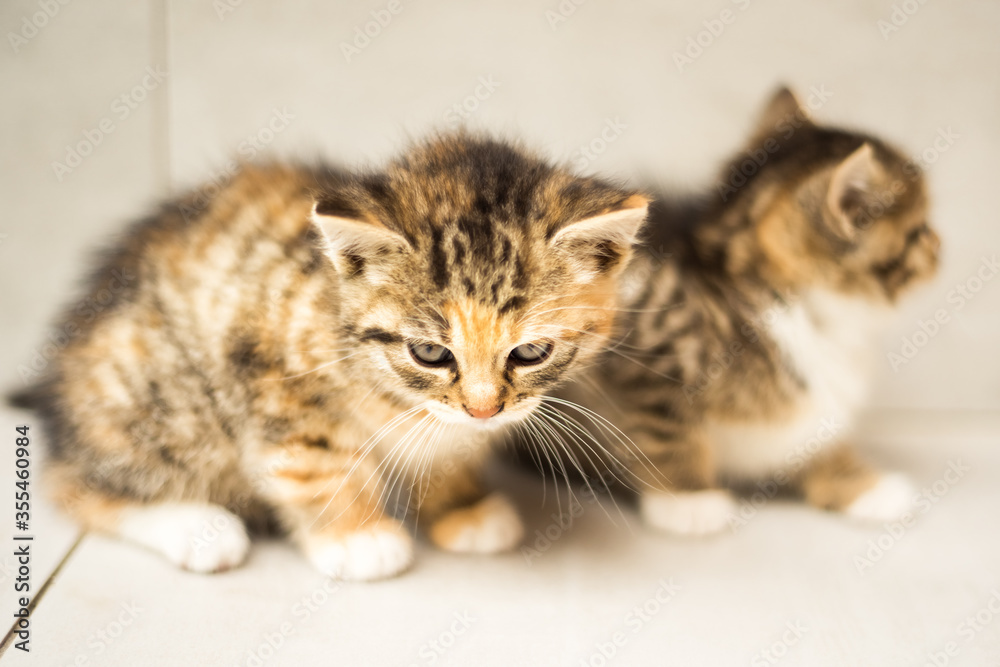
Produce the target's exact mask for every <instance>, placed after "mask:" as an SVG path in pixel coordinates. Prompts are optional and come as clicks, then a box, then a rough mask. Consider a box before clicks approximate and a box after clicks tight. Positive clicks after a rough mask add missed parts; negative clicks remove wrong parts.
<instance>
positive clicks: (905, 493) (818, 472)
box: [796, 444, 916, 521]
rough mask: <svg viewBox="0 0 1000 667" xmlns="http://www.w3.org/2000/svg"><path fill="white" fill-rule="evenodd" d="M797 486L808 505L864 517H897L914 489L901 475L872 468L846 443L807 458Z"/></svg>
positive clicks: (906, 509)
mask: <svg viewBox="0 0 1000 667" xmlns="http://www.w3.org/2000/svg"><path fill="white" fill-rule="evenodd" d="M796 488H797V489H798V491H799V492H800V493H801V494H802V496H803V497H804V498H805V500H806V502H808V503H809V504H810V505H814V506H816V507H819V508H821V509H827V510H833V511H837V512H843V513H844V514H847V515H848V516H851V517H854V518H856V519H861V520H866V521H892V520H895V519H898V518H899V517H900V516H902V515H903V514H904V513H906V512H907V511H908V510H909V509H910V508H911V507H912V506H913V500H914V496H915V493H916V491H915V489H914V487H913V484H912V483H911V482H910V481H909V480H908V479H907V478H906V477H905V476H904V475H901V474H898V473H880V472H878V471H876V470H873V469H872V468H870V467H869V466H868V465H867V464H865V463H864V462H863V461H861V460H860V459H859V458H858V456H857V454H856V453H855V451H854V449H853V448H852V447H850V446H849V445H846V444H841V445H839V446H838V447H836V448H835V449H831V450H830V451H827V452H823V453H821V454H819V455H818V456H817V457H816V458H814V459H813V460H812V461H810V462H809V464H808V465H807V467H806V468H805V469H803V470H802V472H801V473H800V474H799V476H798V478H797V479H796Z"/></svg>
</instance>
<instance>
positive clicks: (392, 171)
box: [21, 134, 646, 579]
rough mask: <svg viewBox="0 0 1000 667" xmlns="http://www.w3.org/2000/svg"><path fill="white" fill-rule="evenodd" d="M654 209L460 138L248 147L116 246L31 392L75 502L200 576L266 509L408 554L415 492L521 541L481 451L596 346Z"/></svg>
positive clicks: (360, 558)
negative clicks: (349, 153)
mask: <svg viewBox="0 0 1000 667" xmlns="http://www.w3.org/2000/svg"><path fill="white" fill-rule="evenodd" d="M645 216H646V200H645V199H644V198H643V197H642V196H640V195H638V194H637V193H636V192H634V191H632V190H627V189H622V188H619V187H617V186H614V185H611V184H609V183H606V182H603V181H600V180H597V179H593V178H580V177H576V176H573V175H571V174H569V173H568V172H566V171H563V170H561V169H559V168H556V167H553V166H551V165H549V164H547V163H545V162H544V161H542V160H540V159H539V158H537V157H535V156H533V155H531V154H529V153H527V152H525V151H523V150H521V149H519V148H517V147H514V146H511V145H509V144H507V143H504V142H499V141H494V140H490V139H486V138H481V137H474V136H469V135H465V134H457V135H450V136H442V137H437V138H434V139H432V140H430V141H427V142H426V143H423V144H420V145H417V146H415V147H413V148H412V149H410V150H408V151H407V152H405V153H404V154H403V155H402V156H401V157H399V158H398V159H397V160H395V161H393V162H391V163H390V164H389V165H388V166H387V167H386V168H385V169H383V170H379V171H370V172H362V173H357V174H351V173H346V172H341V171H338V170H334V169H330V168H306V167H302V166H294V165H264V166H246V167H245V168H244V169H242V171H240V173H239V174H238V175H236V176H235V177H234V178H233V179H232V180H231V182H229V183H228V184H226V185H225V186H224V187H223V188H221V189H220V190H218V191H214V190H208V189H206V190H203V191H199V192H194V193H190V194H188V195H186V196H184V197H182V198H180V199H178V200H176V201H173V202H170V203H168V204H166V205H165V206H164V207H163V208H162V209H161V210H160V211H158V212H157V213H156V214H155V215H153V216H152V217H150V218H149V219H147V220H145V221H143V222H140V223H138V224H136V225H135V226H133V227H132V228H131V229H130V230H129V231H128V232H127V234H126V235H125V237H124V239H123V240H122V241H121V242H120V243H119V244H118V245H117V246H116V247H115V248H114V249H113V250H112V251H111V253H110V254H109V255H108V257H107V258H106V259H105V261H104V262H103V264H102V265H101V267H100V268H99V270H98V271H97V272H96V273H95V274H94V276H93V277H92V279H91V281H90V283H89V287H88V288H87V290H86V292H85V294H84V295H83V297H82V298H81V299H80V301H79V302H78V304H76V305H74V307H72V308H70V309H69V311H68V312H67V314H66V315H65V316H64V317H63V318H62V320H61V321H60V322H59V327H60V329H61V330H62V331H66V332H72V333H71V335H70V336H69V343H68V344H67V345H66V346H65V347H64V348H63V349H61V351H60V353H59V355H58V357H57V358H56V359H55V360H54V363H53V365H52V370H51V373H50V374H49V375H48V377H47V378H45V380H44V382H43V383H42V384H41V385H40V386H39V387H36V388H34V389H33V390H32V391H31V392H30V396H27V397H25V396H22V397H21V398H22V402H24V400H25V399H29V400H28V401H27V402H29V403H32V404H33V405H34V406H35V407H38V408H39V409H40V410H41V412H42V415H43V416H44V418H45V422H46V424H47V426H48V429H49V440H50V443H51V445H52V457H51V463H50V471H49V473H50V478H51V480H52V482H53V486H54V488H55V490H56V494H57V496H58V499H59V500H60V502H61V503H62V505H63V506H64V507H65V508H66V509H67V510H68V511H70V512H71V513H72V514H73V515H74V516H76V517H77V518H78V519H79V520H80V521H81V522H82V523H83V524H84V525H85V526H86V527H87V528H89V529H92V530H98V531H104V532H108V533H112V534H116V535H119V536H122V537H124V538H127V539H131V540H133V541H135V542H138V543H140V544H143V545H145V546H147V547H150V548H152V549H155V550H157V551H159V552H161V553H162V554H164V555H166V556H167V557H168V558H170V559H171V560H173V561H174V562H176V563H178V564H180V565H182V566H185V567H188V568H191V569H195V570H199V571H213V570H217V569H223V568H226V567H231V566H234V565H236V564H238V563H239V562H240V561H241V560H242V559H243V558H244V557H245V556H246V553H247V548H248V544H247V541H246V536H245V531H244V526H243V523H244V522H248V523H250V524H252V525H264V524H273V523H277V524H278V525H280V526H281V527H283V528H284V529H286V530H287V531H288V533H290V534H291V536H292V537H293V539H294V540H295V541H296V542H298V543H299V544H300V545H301V547H302V550H303V551H304V553H305V554H306V555H307V556H308V557H309V558H310V559H311V561H312V562H313V563H314V564H315V566H316V567H317V568H318V569H320V570H321V571H322V572H324V573H326V574H328V575H331V576H334V577H341V578H347V579H373V578H379V577H384V576H389V575H392V574H395V573H397V572H399V571H401V570H402V569H404V568H406V567H407V566H408V565H409V564H410V562H411V560H412V544H411V537H410V535H409V533H408V531H406V530H405V528H404V527H403V525H402V524H401V523H400V521H399V520H397V519H396V518H393V512H392V509H393V508H392V507H391V506H387V504H388V503H389V502H390V498H392V497H393V496H394V494H397V495H398V491H399V490H400V489H403V498H404V499H405V500H406V501H407V503H408V504H409V505H412V506H413V507H415V508H416V511H417V515H418V519H419V521H420V522H421V523H422V524H424V525H426V526H427V527H428V534H429V536H430V538H431V539H432V540H433V541H434V542H435V543H436V544H437V545H438V546H440V547H442V548H445V549H450V550H454V551H461V552H479V553H482V552H495V551H502V550H505V549H509V548H512V547H513V546H515V545H516V544H517V542H518V541H519V540H520V538H521V533H522V528H521V524H520V520H519V519H518V517H517V514H516V512H515V511H514V509H513V506H512V505H511V503H510V502H509V501H507V500H506V499H504V498H503V497H501V496H497V495H489V494H488V493H487V491H486V490H485V489H483V488H482V486H481V484H480V481H479V474H478V468H479V465H480V462H481V460H482V458H483V456H484V455H485V453H486V452H487V451H488V448H489V445H490V444H491V442H492V441H493V440H495V436H496V435H497V434H498V433H501V432H502V430H503V428H504V427H506V426H509V425H511V424H516V423H518V422H520V421H521V420H524V419H525V418H526V417H527V416H528V415H529V414H531V413H532V411H533V410H534V409H535V408H536V407H537V405H538V404H539V401H540V397H541V396H542V395H543V394H544V393H545V392H546V391H548V390H549V389H550V388H551V387H552V386H554V385H555V384H556V383H558V382H559V381H560V380H561V379H562V378H563V377H564V376H566V375H567V374H570V373H572V372H574V371H575V370H576V369H578V368H582V367H584V366H586V365H587V364H588V363H589V362H591V361H592V360H593V359H594V357H595V355H596V354H597V353H598V352H599V351H600V349H601V348H602V346H603V345H602V342H601V341H603V340H606V339H607V337H608V336H609V335H610V333H611V330H612V323H613V320H614V316H615V312H616V308H617V306H618V303H617V294H618V291H619V290H618V287H619V286H618V278H619V276H620V274H621V272H622V270H623V268H624V266H625V265H626V263H627V261H628V259H629V256H630V252H631V246H632V243H633V241H634V238H635V235H636V233H637V231H638V229H639V227H640V225H641V224H642V222H643V220H644V218H645ZM113 280H115V281H118V283H121V284H122V285H123V287H122V288H121V289H117V290H115V291H114V300H113V302H111V303H109V304H107V305H105V306H104V307H103V308H101V309H96V310H95V309H87V308H84V307H83V306H84V305H85V304H89V303H94V302H95V299H96V298H97V295H98V294H100V293H102V291H106V290H107V288H108V285H109V284H110V282H111V281H113ZM567 304H573V307H572V308H567V307H564V306H566V305H567ZM579 306H585V307H583V308H581V307H579ZM421 355H422V356H423V357H424V359H423V360H422V359H421V358H420V356H421ZM428 357H434V359H433V360H432V361H433V363H428V362H427V358H428Z"/></svg>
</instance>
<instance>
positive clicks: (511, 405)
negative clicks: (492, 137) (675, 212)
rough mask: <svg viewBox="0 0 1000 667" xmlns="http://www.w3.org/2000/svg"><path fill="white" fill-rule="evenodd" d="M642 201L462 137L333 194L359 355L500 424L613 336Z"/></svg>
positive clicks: (330, 212)
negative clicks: (623, 274)
mask: <svg viewBox="0 0 1000 667" xmlns="http://www.w3.org/2000/svg"><path fill="white" fill-rule="evenodd" d="M645 213H646V201H645V200H644V199H643V198H642V197H640V196H638V195H636V194H635V193H634V192H632V191H625V190H620V189H618V188H615V187H613V186H611V185H608V184H606V183H602V182H600V181H596V180H593V179H581V178H575V177H573V176H571V175H569V174H567V173H565V172H562V171H559V170H557V169H554V168H552V167H549V166H548V165H546V164H544V163H542V162H540V161H539V160H537V159H535V158H533V157H530V156H527V155H525V154H523V153H521V152H520V151H518V150H515V149H513V148H511V147H509V146H507V145H504V144H500V143H496V142H491V141H486V140H479V139H471V138H467V137H464V136H455V137H448V138H443V139H438V140H435V141H433V142H431V143H428V144H426V145H424V146H421V147H418V148H417V149H415V150H413V151H411V152H410V153H408V154H407V155H405V156H404V157H403V158H402V159H400V160H399V161H397V162H396V163H394V164H392V165H391V166H390V168H389V169H388V170H387V171H386V172H385V173H383V174H375V175H370V176H367V177H363V178H361V179H359V180H358V182H357V183H356V184H355V185H354V186H353V187H352V188H351V189H350V190H349V191H346V192H341V193H335V194H332V195H329V196H326V197H324V198H321V199H320V200H319V202H318V204H317V213H316V221H317V225H318V226H319V227H320V228H321V229H322V230H323V231H324V233H325V234H326V236H327V238H328V239H329V241H330V254H331V257H332V258H333V260H334V263H335V265H336V266H337V268H338V271H339V273H340V275H341V293H342V294H341V296H342V303H343V308H344V312H343V316H342V319H343V321H344V323H345V325H346V327H347V330H348V331H349V332H350V333H351V334H352V335H353V336H354V337H355V338H356V339H357V340H358V343H359V352H358V355H357V358H355V359H353V361H354V363H355V365H356V367H365V368H370V369H371V372H372V373H373V374H377V375H378V381H379V385H380V386H381V387H383V388H384V389H386V390H388V391H389V392H391V393H392V394H394V395H396V396H398V397H399V398H401V399H403V400H404V401H405V402H407V403H409V404H411V405H423V406H424V407H426V408H427V409H428V411H430V412H431V413H432V414H434V415H435V416H437V417H438V418H439V419H440V420H441V421H444V422H451V423H466V424H475V425H477V426H483V427H495V426H500V425H504V424H509V423H512V422H516V421H519V420H521V419H524V418H525V417H527V416H528V415H529V414H530V413H531V411H532V410H534V409H535V408H536V407H538V405H539V403H540V402H541V396H542V395H543V394H544V393H545V392H546V391H548V390H549V389H551V388H552V387H553V386H554V385H556V384H558V383H559V382H561V381H564V380H565V379H566V378H567V377H568V376H569V375H571V374H572V373H573V372H574V371H576V370H578V369H579V368H580V367H581V366H583V365H584V364H587V363H588V362H589V361H591V360H592V359H593V357H594V356H595V355H596V354H597V353H598V352H599V351H600V350H601V349H603V347H604V346H605V344H606V342H607V339H608V337H609V336H610V334H611V328H612V323H613V319H614V314H615V307H616V300H615V294H616V292H617V290H616V281H617V279H618V277H619V275H620V272H621V269H622V268H624V265H625V263H626V262H627V260H628V258H629V256H630V249H631V244H632V242H633V240H634V238H635V235H636V232H637V231H638V229H639V227H640V225H641V224H642V222H643V220H644V219H645ZM359 361H360V363H359Z"/></svg>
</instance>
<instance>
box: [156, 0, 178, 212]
mask: <svg viewBox="0 0 1000 667" xmlns="http://www.w3.org/2000/svg"><path fill="white" fill-rule="evenodd" d="M152 4H153V10H152V12H151V17H150V18H151V26H150V51H151V56H152V60H153V61H154V62H162V63H163V66H164V67H165V68H166V70H167V78H166V81H165V82H164V84H163V89H162V90H161V91H160V95H158V96H157V103H156V105H155V106H154V107H153V109H154V111H153V139H152V142H153V146H152V151H151V154H152V156H153V173H154V174H155V176H154V179H155V181H156V187H157V190H158V197H161V198H162V197H167V196H168V195H169V194H170V192H171V190H172V189H173V188H172V184H171V176H170V174H171V164H170V100H171V96H170V91H171V88H172V83H173V82H172V81H171V77H172V76H173V72H172V71H171V67H170V27H169V25H168V19H169V16H170V11H169V8H168V4H169V0H153V2H152Z"/></svg>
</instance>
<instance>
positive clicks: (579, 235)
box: [551, 194, 649, 276]
mask: <svg viewBox="0 0 1000 667" xmlns="http://www.w3.org/2000/svg"><path fill="white" fill-rule="evenodd" d="M648 212H649V200H648V199H647V198H646V197H644V196H642V195H638V194H636V195H632V196H631V197H629V198H628V199H626V200H625V201H624V202H622V203H621V205H620V206H619V207H618V208H617V209H615V210H613V211H610V212H607V213H602V214H600V215H595V216H593V217H590V218H585V219H583V220H578V221H576V222H572V223H570V224H568V225H566V226H565V227H563V228H562V229H560V230H559V231H558V232H556V234H555V235H554V236H553V237H552V241H551V244H552V247H555V248H560V249H562V250H565V251H568V252H570V253H572V255H573V256H574V257H576V258H578V259H579V260H581V265H580V267H579V268H580V269H581V270H582V271H583V272H584V273H586V274H589V275H591V276H592V275H593V274H594V273H605V272H607V271H609V270H611V269H612V268H613V267H615V266H617V265H618V264H620V263H622V260H624V259H626V258H627V257H628V256H629V254H630V253H631V251H632V246H633V245H635V242H636V240H637V237H638V235H639V230H640V229H642V225H643V223H644V222H645V221H646V215H647V214H648Z"/></svg>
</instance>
